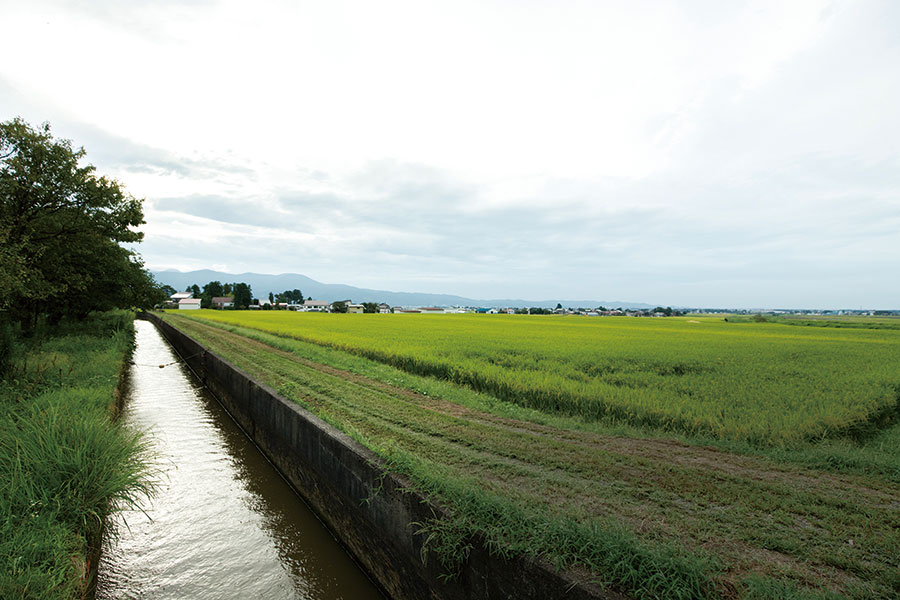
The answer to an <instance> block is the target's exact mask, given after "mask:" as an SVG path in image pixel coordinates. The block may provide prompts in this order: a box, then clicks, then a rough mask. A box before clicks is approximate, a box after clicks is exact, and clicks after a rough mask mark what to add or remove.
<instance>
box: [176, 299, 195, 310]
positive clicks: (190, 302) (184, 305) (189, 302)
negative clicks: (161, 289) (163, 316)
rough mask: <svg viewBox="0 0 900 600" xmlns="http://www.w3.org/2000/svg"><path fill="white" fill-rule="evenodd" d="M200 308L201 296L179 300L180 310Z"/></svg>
mask: <svg viewBox="0 0 900 600" xmlns="http://www.w3.org/2000/svg"><path fill="white" fill-rule="evenodd" d="M199 308H200V298H182V299H181V300H179V301H178V310H197V309H199Z"/></svg>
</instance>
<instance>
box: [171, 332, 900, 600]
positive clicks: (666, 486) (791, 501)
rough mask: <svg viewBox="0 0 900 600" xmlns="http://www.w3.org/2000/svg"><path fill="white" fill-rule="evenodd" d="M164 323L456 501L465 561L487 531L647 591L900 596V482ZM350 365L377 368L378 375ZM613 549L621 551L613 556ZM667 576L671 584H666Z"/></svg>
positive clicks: (441, 531)
mask: <svg viewBox="0 0 900 600" xmlns="http://www.w3.org/2000/svg"><path fill="white" fill-rule="evenodd" d="M166 318H167V319H169V320H170V321H171V322H173V323H174V324H176V326H178V327H179V328H181V329H183V330H184V331H185V332H187V333H188V334H189V335H192V336H194V337H195V338H196V339H198V340H200V341H201V342H203V343H204V344H206V345H208V347H210V348H211V349H212V350H213V351H215V352H217V353H219V354H221V355H222V356H224V357H225V358H227V359H228V360H230V361H232V362H234V363H235V364H236V365H237V366H239V367H240V368H242V369H244V370H245V371H247V372H248V373H250V374H252V375H253V376H255V377H257V378H259V379H260V380H262V381H264V382H266V383H267V384H269V385H271V386H272V387H274V388H275V389H278V390H279V391H280V392H281V393H282V394H284V395H285V396H287V397H289V398H292V399H294V400H295V401H297V402H298V403H301V404H303V405H304V406H306V407H308V408H310V409H311V410H313V411H314V412H316V413H317V414H319V415H320V416H322V417H323V418H325V419H326V420H328V421H329V422H331V423H333V424H335V425H336V426H338V427H339V428H341V429H343V430H344V431H347V432H349V433H351V434H352V435H354V436H355V437H356V438H357V439H358V440H360V441H362V442H363V443H364V444H366V445H367V446H369V447H370V448H372V449H373V450H375V451H376V452H377V453H379V454H380V455H381V456H383V457H384V458H385V460H386V461H387V462H388V464H389V465H391V466H392V468H395V469H397V470H399V471H401V472H403V473H405V474H407V475H408V476H410V477H411V478H412V479H413V481H415V482H416V484H417V486H418V487H419V488H420V489H421V490H424V491H425V492H426V493H430V494H432V495H433V496H434V497H435V498H436V499H437V500H439V501H440V502H442V503H443V504H445V505H447V506H449V507H450V508H451V509H452V511H454V512H452V514H454V515H456V518H455V519H451V523H449V524H447V523H444V524H440V523H434V524H430V525H429V527H430V528H431V529H430V530H429V533H432V534H434V535H435V540H436V541H435V547H436V548H438V549H439V554H440V555H441V556H443V557H444V558H445V560H446V561H447V563H448V565H450V566H451V567H452V564H453V562H454V560H461V559H462V558H463V557H464V554H465V545H466V543H467V541H466V540H468V539H470V538H471V536H477V537H482V538H484V539H485V540H486V541H487V543H488V544H489V546H491V547H493V548H494V549H495V550H496V551H498V552H522V553H530V554H536V555H540V556H542V557H544V558H546V559H548V560H551V561H553V562H556V563H558V564H560V565H568V566H578V567H581V568H588V569H590V570H592V571H593V573H594V576H596V577H598V578H600V579H601V580H604V581H609V582H612V583H614V584H615V585H617V586H618V587H620V588H624V589H625V590H627V591H628V592H629V593H631V594H632V595H634V596H636V597H679V594H680V593H682V592H683V596H682V597H733V596H738V597H754V594H756V595H757V596H758V597H766V596H767V595H769V596H774V595H775V593H776V591H777V590H782V592H783V594H782V592H778V593H779V594H782V595H784V594H788V592H790V593H791V594H794V593H799V591H803V590H807V591H810V593H813V594H814V595H815V594H820V595H821V594H826V593H827V592H829V591H832V592H835V593H841V594H843V595H846V596H847V597H855V598H891V597H894V596H895V595H896V594H897V593H898V591H900V579H898V576H897V573H898V572H900V558H898V557H900V533H898V532H900V517H898V513H900V511H898V508H900V506H898V500H897V499H898V498H900V485H897V484H896V483H892V482H886V481H883V480H878V479H873V478H869V477H863V476H854V475H838V474H834V473H829V472H826V471H821V470H814V469H807V468H802V467H798V466H795V465H790V464H784V463H777V462H773V461H769V460H766V459H765V458H760V457H752V456H739V455H735V454H731V453H728V452H723V451H720V450H715V449H712V448H708V447H697V446H692V445H689V444H686V443H683V442H679V441H675V440H666V439H629V438H627V437H622V436H615V435H604V434H603V433H600V432H599V431H596V430H595V431H590V430H588V431H585V430H579V429H578V428H575V427H573V428H566V427H554V426H551V425H548V424H545V423H542V422H540V419H539V418H537V419H534V420H523V419H514V418H510V417H509V416H508V415H509V414H510V411H511V409H510V408H509V406H508V405H505V404H504V403H502V402H496V401H494V402H493V403H492V402H490V401H485V399H484V397H483V395H479V394H475V393H474V392H471V391H463V390H460V389H459V388H455V387H454V386H452V385H450V384H446V383H445V384H440V385H437V384H435V383H434V382H432V381H431V380H428V379H423V378H417V377H414V376H410V375H407V374H404V373H401V372H397V371H394V370H393V369H390V368H388V367H383V366H381V367H378V368H374V367H371V366H367V365H365V364H364V363H368V361H366V360H365V359H362V358H351V357H348V356H347V355H346V354H344V353H341V352H335V351H330V350H325V349H323V348H321V347H318V346H316V345H313V344H309V343H305V342H301V341H298V340H291V339H285V338H282V337H278V336H274V335H269V334H265V333H262V332H259V331H253V330H248V329H240V328H232V330H231V331H229V330H225V329H223V328H222V326H218V327H216V326H212V325H213V324H204V323H202V322H200V321H198V320H195V319H189V318H185V317H181V316H180V315H166ZM311 358H314V359H316V360H317V361H320V362H314V361H313V360H311ZM322 361H324V362H329V361H330V362H332V364H335V365H340V366H342V367H344V368H335V367H333V366H326V365H323V364H321V362H322ZM354 361H355V363H356V364H357V365H358V366H359V368H358V369H355V367H353V366H352V364H351V363H353V362H354ZM348 368H354V369H355V370H357V371H359V372H373V369H374V372H377V373H378V377H379V379H380V380H375V379H373V378H370V377H364V376H361V375H359V374H357V373H352V372H350V371H348V370H346V369H348ZM390 382H398V383H402V387H401V386H395V385H391V384H390ZM441 386H443V387H441ZM410 388H415V389H420V390H427V391H428V395H425V394H422V393H416V392H414V391H412V390H411V389H410ZM465 394H469V395H471V396H473V397H476V396H477V398H475V399H471V400H470V399H468V398H463V397H462V395H465ZM445 397H454V398H456V399H458V400H460V401H459V402H450V401H447V400H446V399H445ZM610 540H617V541H616V543H615V547H614V548H610ZM609 557H618V558H617V559H616V560H615V561H613V562H612V564H610V561H609V560H608V559H609ZM621 561H624V563H627V564H632V563H630V562H629V561H633V563H634V564H639V565H644V566H643V569H644V571H642V575H641V577H639V578H637V579H635V578H634V575H635V571H634V570H627V569H626V570H624V571H623V570H621V568H620V565H621V564H622V563H621ZM648 561H649V564H650V565H651V566H652V568H651V566H647V565H646V564H645V563H647V562H648ZM654 577H662V578H664V579H668V580H669V583H668V584H666V585H663V586H662V587H655V586H656V583H654V582H655V581H656V580H655V579H654ZM648 581H649V582H650V583H647V582H648ZM642 585H646V586H647V587H641V586H642ZM754 590H756V591H755V592H754ZM785 590H787V591H785ZM788 597H789V596H788Z"/></svg>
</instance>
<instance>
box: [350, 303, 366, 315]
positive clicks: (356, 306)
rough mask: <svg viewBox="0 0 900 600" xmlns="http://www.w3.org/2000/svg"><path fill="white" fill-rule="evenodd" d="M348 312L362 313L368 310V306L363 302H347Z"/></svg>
mask: <svg viewBox="0 0 900 600" xmlns="http://www.w3.org/2000/svg"><path fill="white" fill-rule="evenodd" d="M347 312H348V313H358V314H362V313H364V312H366V307H365V306H363V305H362V304H349V303H348V304H347Z"/></svg>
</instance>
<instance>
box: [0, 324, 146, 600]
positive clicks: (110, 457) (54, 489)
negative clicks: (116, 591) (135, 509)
mask: <svg viewBox="0 0 900 600" xmlns="http://www.w3.org/2000/svg"><path fill="white" fill-rule="evenodd" d="M130 319H131V317H130V315H127V314H125V313H112V314H104V315H95V316H94V318H93V319H91V320H89V321H88V322H82V323H76V324H71V325H68V326H64V327H62V328H60V329H59V330H57V331H56V332H50V331H45V332H44V333H43V335H41V336H40V337H39V338H38V339H34V340H28V341H22V346H23V348H22V350H21V351H20V352H18V353H17V354H18V356H17V357H16V359H15V360H14V361H13V362H12V364H11V366H10V368H9V369H8V371H7V373H6V377H5V378H4V379H3V380H2V381H0V597H2V598H11V599H12V598H35V599H38V598H40V599H54V598H60V599H63V598H73V597H79V596H81V595H82V594H83V593H84V590H85V586H86V585H87V581H86V577H87V576H88V575H89V574H90V569H91V567H92V565H89V564H87V562H86V561H87V560H88V558H89V557H90V556H91V555H92V553H93V552H94V551H96V549H97V548H98V545H99V543H100V535H101V531H102V524H103V521H104V519H105V517H106V515H107V514H108V513H109V511H110V510H115V509H116V508H118V507H124V506H134V505H135V504H136V502H138V500H139V499H140V498H142V497H143V496H144V495H145V493H147V492H149V491H150V484H149V483H148V481H149V480H148V479H147V476H148V474H149V470H148V464H149V462H148V460H149V455H148V450H147V447H146V446H145V443H144V442H143V440H142V438H141V436H140V435H138V434H136V433H135V432H133V431H130V430H127V429H125V428H123V427H120V426H118V425H115V424H113V423H112V422H111V421H110V417H111V409H112V408H113V407H114V400H115V397H114V389H115V388H116V385H117V383H118V382H119V378H120V373H121V372H122V369H123V364H124V361H126V360H127V359H128V357H129V356H130V349H131V340H132V335H131V325H130Z"/></svg>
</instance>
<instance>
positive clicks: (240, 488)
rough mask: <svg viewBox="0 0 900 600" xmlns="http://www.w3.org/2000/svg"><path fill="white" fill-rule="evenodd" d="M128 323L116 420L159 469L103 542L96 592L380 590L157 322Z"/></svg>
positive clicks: (353, 594)
mask: <svg viewBox="0 0 900 600" xmlns="http://www.w3.org/2000/svg"><path fill="white" fill-rule="evenodd" d="M135 329H136V342H137V344H136V349H135V353H134V363H135V365H134V366H132V367H131V369H132V370H131V374H130V375H131V377H130V385H129V390H128V391H127V394H126V396H125V399H124V406H123V412H122V415H121V418H123V419H124V420H125V422H126V424H127V425H128V426H130V427H138V428H141V429H143V430H149V431H150V433H151V435H152V438H153V440H154V446H155V449H156V452H157V455H158V461H159V467H160V469H161V470H162V471H163V473H162V475H161V476H160V491H159V492H158V494H157V495H156V497H155V498H154V499H153V500H152V502H151V503H150V504H149V507H147V508H146V514H144V513H143V512H141V511H128V512H125V513H124V514H122V515H121V517H119V518H117V519H116V522H115V523H114V525H115V526H116V527H117V528H118V530H119V536H118V540H111V539H109V540H106V541H104V547H103V551H102V556H101V560H100V565H99V573H98V580H97V598H98V599H100V600H106V599H112V598H147V599H150V598H154V599H155V598H173V599H174V598H178V599H181V598H198V599H199V598H202V599H204V600H206V599H214V598H273V599H280V598H285V599H287V598H298V599H300V598H302V599H334V598H354V599H355V598H360V599H364V598H383V597H382V596H381V594H380V593H379V592H378V590H377V588H375V586H374V585H373V584H372V583H371V582H370V581H369V580H368V579H367V578H366V576H365V574H363V572H362V571H361V570H360V569H359V567H358V566H357V565H356V563H355V562H354V561H353V560H352V559H351V558H350V556H349V555H348V554H347V553H346V552H345V551H344V549H343V548H342V547H341V546H340V545H339V544H338V543H337V542H336V541H335V539H334V538H333V537H332V536H331V534H330V533H329V532H328V530H326V529H325V527H324V526H323V525H322V524H321V523H320V522H319V521H318V520H317V518H316V517H315V515H313V514H312V512H311V511H310V510H309V509H308V508H307V506H306V505H305V504H304V503H303V501H302V500H301V499H300V498H299V497H298V496H297V495H296V493H295V492H294V491H293V490H292V488H291V487H290V486H289V485H288V484H287V483H286V482H285V481H284V480H283V479H282V478H281V476H280V475H279V474H278V472H277V471H276V470H275V469H274V467H272V465H271V464H269V463H268V462H267V461H266V459H265V458H264V457H263V456H262V454H260V452H259V450H258V449H257V448H256V447H255V446H254V445H253V444H252V443H251V442H250V440H249V439H247V437H246V436H245V435H244V433H243V432H242V431H241V430H240V429H239V428H238V427H237V425H235V423H234V422H233V421H232V420H231V417H229V416H228V414H227V413H226V412H225V411H224V409H222V407H221V406H219V404H218V403H217V402H216V400H215V399H214V398H213V397H211V395H210V394H209V393H207V392H206V390H205V389H204V388H203V386H202V385H201V384H200V383H199V382H198V381H197V380H196V378H195V377H194V376H193V374H192V373H191V372H190V371H189V370H188V369H187V368H186V367H185V366H184V365H183V364H182V363H181V362H176V361H177V356H176V355H175V353H174V352H173V351H172V349H171V347H170V346H169V345H168V343H167V342H166V341H165V340H164V339H163V337H162V336H161V335H160V334H159V332H158V331H157V330H156V327H154V325H153V324H152V323H149V322H147V321H136V322H135ZM168 363H174V364H171V365H169V366H166V367H165V368H159V365H161V364H168Z"/></svg>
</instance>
